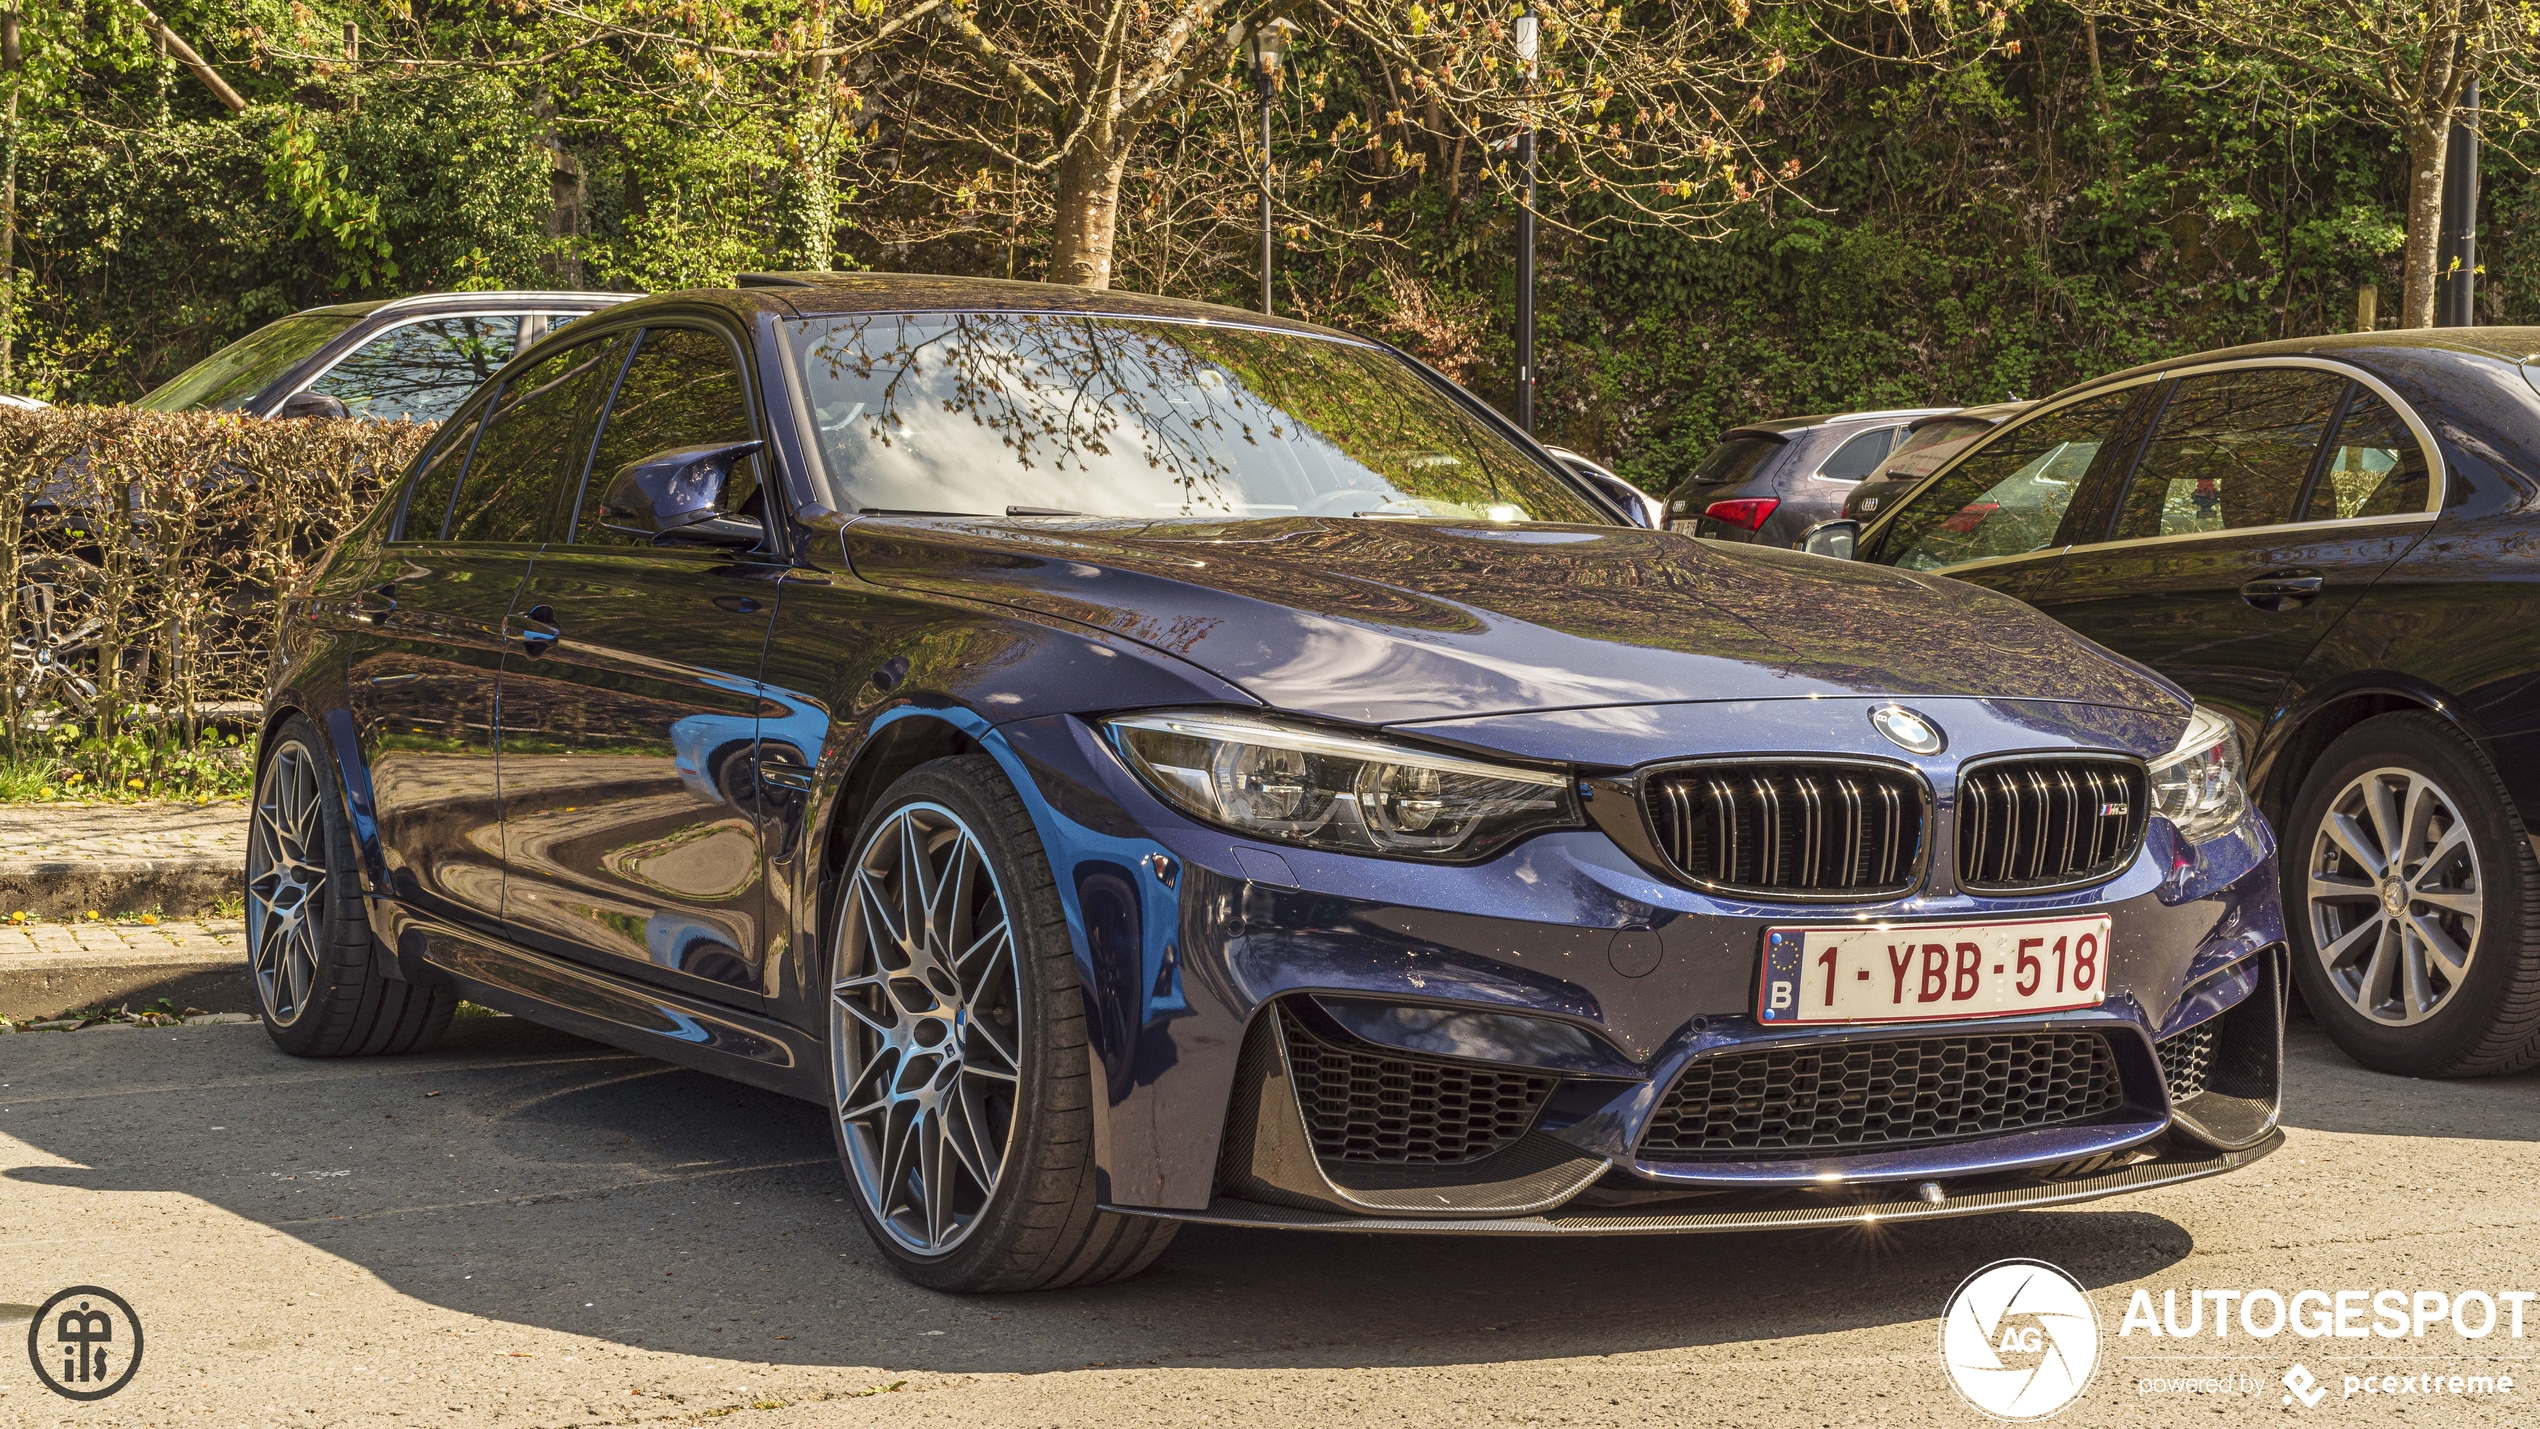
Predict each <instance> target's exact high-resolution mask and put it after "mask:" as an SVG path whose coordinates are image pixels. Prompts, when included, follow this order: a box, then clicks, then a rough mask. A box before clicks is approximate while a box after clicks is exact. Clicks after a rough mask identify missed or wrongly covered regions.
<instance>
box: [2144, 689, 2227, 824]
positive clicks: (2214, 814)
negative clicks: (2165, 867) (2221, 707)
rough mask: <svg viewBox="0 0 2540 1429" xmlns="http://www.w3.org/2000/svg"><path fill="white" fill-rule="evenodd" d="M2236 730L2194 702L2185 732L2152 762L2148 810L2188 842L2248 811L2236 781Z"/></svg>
mask: <svg viewBox="0 0 2540 1429" xmlns="http://www.w3.org/2000/svg"><path fill="white" fill-rule="evenodd" d="M2240 769H2241V761H2240V734H2239V732H2238V731H2237V730H2235V729H2234V728H2233V727H2232V723H2231V721H2230V720H2229V719H2227V718H2225V717H2224V716H2222V715H2220V714H2217V713H2215V712H2214V711H2213V710H2210V709H2207V708H2205V707H2204V706H2203V705H2198V706H2196V708H2195V710H2194V711H2193V712H2192V713H2191V714H2189V716H2188V718H2187V732H2186V733H2185V734H2182V735H2180V736H2179V737H2178V744H2177V745H2176V747H2174V748H2172V749H2171V750H2170V752H2169V753H2167V754H2164V755H2162V756H2161V757H2160V758H2158V759H2155V760H2153V761H2152V810H2153V812H2154V813H2157V814H2159V815H2161V816H2162V817H2163V818H2166V819H2168V820H2169V821H2170V822H2171V823H2173V824H2176V825H2177V826H2178V832H2179V836H2180V837H2181V838H2184V839H2186V840H2187V841H2188V842H2189V843H2203V842H2204V841H2205V840H2207V839H2210V838H2212V837H2214V836H2215V835H2217V834H2221V833H2227V832H2229V831H2230V830H2231V828H2232V827H2233V826H2234V825H2236V824H2238V823H2239V822H2240V816H2241V815H2242V814H2244V813H2246V812H2247V811H2248V808H2249V796H2248V794H2247V793H2246V792H2244V791H2243V789H2242V787H2241V783H2240Z"/></svg>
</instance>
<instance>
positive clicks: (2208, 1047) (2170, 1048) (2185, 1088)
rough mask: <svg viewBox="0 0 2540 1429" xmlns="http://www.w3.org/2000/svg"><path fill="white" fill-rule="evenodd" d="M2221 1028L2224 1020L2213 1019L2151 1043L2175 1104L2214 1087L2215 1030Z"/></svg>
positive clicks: (2162, 1076)
mask: <svg viewBox="0 0 2540 1429" xmlns="http://www.w3.org/2000/svg"><path fill="white" fill-rule="evenodd" d="M2221 1025H2222V1019H2221V1018H2218V1017H2217V1018H2211V1019H2208V1020H2206V1021H2204V1022H2200V1023H2198V1024H2197V1025H2195V1026H2193V1027H2190V1028H2188V1029H2187V1030H2186V1031H2184V1032H2175V1033H2172V1034H2171V1035H2169V1036H2167V1037H2164V1038H2162V1039H2161V1040H2160V1041H2158V1042H2155V1043H2153V1044H2152V1050H2153V1051H2155V1052H2158V1053H2160V1054H2161V1080H2162V1082H2163V1083H2165V1084H2167V1085H2168V1087H2169V1089H2170V1101H2171V1102H2172V1103H2173V1104H2175V1103H2178V1102H2183V1101H2185V1100H2187V1099H2188V1098H2189V1097H2192V1096H2195V1095H2196V1094H2197V1093H2199V1092H2201V1091H2203V1090H2205V1088H2206V1087H2208V1086H2210V1085H2212V1083H2213V1079H2214V1043H2215V1041H2216V1040H2217V1039H2216V1037H2215V1029H2216V1028H2217V1027H2220V1026H2221Z"/></svg>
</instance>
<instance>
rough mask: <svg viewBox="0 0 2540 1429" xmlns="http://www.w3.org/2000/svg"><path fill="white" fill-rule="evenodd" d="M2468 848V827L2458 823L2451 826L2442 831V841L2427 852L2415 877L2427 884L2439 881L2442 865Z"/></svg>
mask: <svg viewBox="0 0 2540 1429" xmlns="http://www.w3.org/2000/svg"><path fill="white" fill-rule="evenodd" d="M2468 848H2469V826H2468V825H2467V824H2459V823H2456V824H2454V825H2452V827H2451V828H2449V829H2446V830H2445V831H2444V833H2443V837H2442V839H2441V840H2440V841H2439V842H2437V843H2436V844H2435V845H2434V847H2433V848H2431V849H2429V850H2427V852H2426V855H2425V862H2424V863H2423V864H2420V865H2419V866H2418V868H2417V871H2416V876H2417V877H2418V878H2420V879H2423V880H2425V881H2426V882H2429V883H2431V882H2433V881H2435V880H2436V879H2439V878H2440V877H2442V874H2443V868H2444V865H2445V864H2447V863H2450V862H2452V860H2453V858H2454V856H2455V855H2458V854H2461V853H2464V852H2466V851H2467V850H2468Z"/></svg>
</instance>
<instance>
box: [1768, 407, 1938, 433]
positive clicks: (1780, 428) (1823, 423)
mask: <svg viewBox="0 0 2540 1429" xmlns="http://www.w3.org/2000/svg"><path fill="white" fill-rule="evenodd" d="M1957 410H1958V408H1956V407H1892V408H1887V409H1884V410H1881V411H1875V412H1819V413H1815V414H1813V415H1810V416H1805V417H1770V418H1767V419H1765V420H1763V421H1760V422H1740V423H1738V424H1737V425H1736V426H1734V427H1731V428H1729V429H1728V430H1727V431H1725V432H1722V433H1720V437H1721V439H1722V440H1723V441H1725V440H1727V439H1728V438H1730V437H1791V436H1796V435H1798V434H1799V433H1801V432H1805V431H1810V430H1813V429H1815V428H1817V427H1834V426H1841V425H1843V424H1844V423H1847V422H1892V421H1895V420H1897V419H1899V418H1916V417H1945V416H1948V415H1949V414H1950V413H1952V412H1955V411H1957Z"/></svg>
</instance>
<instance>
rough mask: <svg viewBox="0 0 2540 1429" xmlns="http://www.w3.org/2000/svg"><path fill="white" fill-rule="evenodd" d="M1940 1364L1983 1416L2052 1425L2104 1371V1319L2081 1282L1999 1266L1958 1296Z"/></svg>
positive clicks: (2029, 1267)
mask: <svg viewBox="0 0 2540 1429" xmlns="http://www.w3.org/2000/svg"><path fill="white" fill-rule="evenodd" d="M1940 1362H1941V1365H1942V1367H1943V1368H1945V1369H1946V1370H1947V1371H1948V1372H1949V1383H1950V1384H1951V1385H1952V1386H1953V1387H1955V1388H1956V1389H1957V1391H1958V1397H1959V1398H1961V1399H1964V1400H1965V1401H1967V1403H1968V1405H1969V1406H1970V1407H1972V1408H1974V1409H1975V1410H1976V1411H1977V1412H1979V1413H1982V1414H1986V1415H1990V1416H1991V1417H1993V1418H1995V1419H2002V1420H2008V1421H2011V1422H2015V1423H2016V1422H2021V1421H2026V1420H2032V1419H2045V1418H2048V1417H2050V1416H2052V1415H2055V1414H2057V1413H2060V1412H2062V1410H2063V1409H2064V1407H2065V1406H2066V1405H2069V1404H2071V1403H2072V1402H2073V1401H2074V1400H2075V1399H2078V1398H2080V1397H2081V1392H2082V1390H2083V1389H2084V1388H2085V1387H2087V1386H2088V1385H2089V1383H2090V1375H2091V1371H2093V1370H2095V1369H2097V1368H2098V1367H2099V1314H2098V1312H2097V1311H2096V1310H2094V1309H2093V1308H2092V1307H2091V1304H2090V1294H2089V1292H2087V1291H2085V1290H2083V1289H2082V1288H2081V1282H2080V1281H2078V1280H2075V1279H2073V1278H2072V1277H2071V1276H2069V1275H2067V1274H2065V1273H2064V1272H2063V1271H2062V1270H2060V1269H2058V1268H2057V1267H2055V1266H2052V1265H2048V1264H2047V1263H2046V1262H2044V1261H2042V1260H1997V1261H1995V1262H1994V1263H1992V1264H1991V1265H1988V1266H1986V1267H1985V1268H1983V1269H1982V1270H1979V1271H1977V1272H1976V1273H1975V1274H1973V1275H1970V1276H1968V1277H1967V1278H1966V1279H1965V1280H1963V1281H1960V1282H1959V1284H1958V1288H1957V1290H1956V1291H1955V1292H1954V1293H1952V1294H1951V1295H1950V1297H1949V1308H1948V1310H1947V1311H1946V1312H1944V1313H1943V1315H1942V1316H1941V1321H1940Z"/></svg>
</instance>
